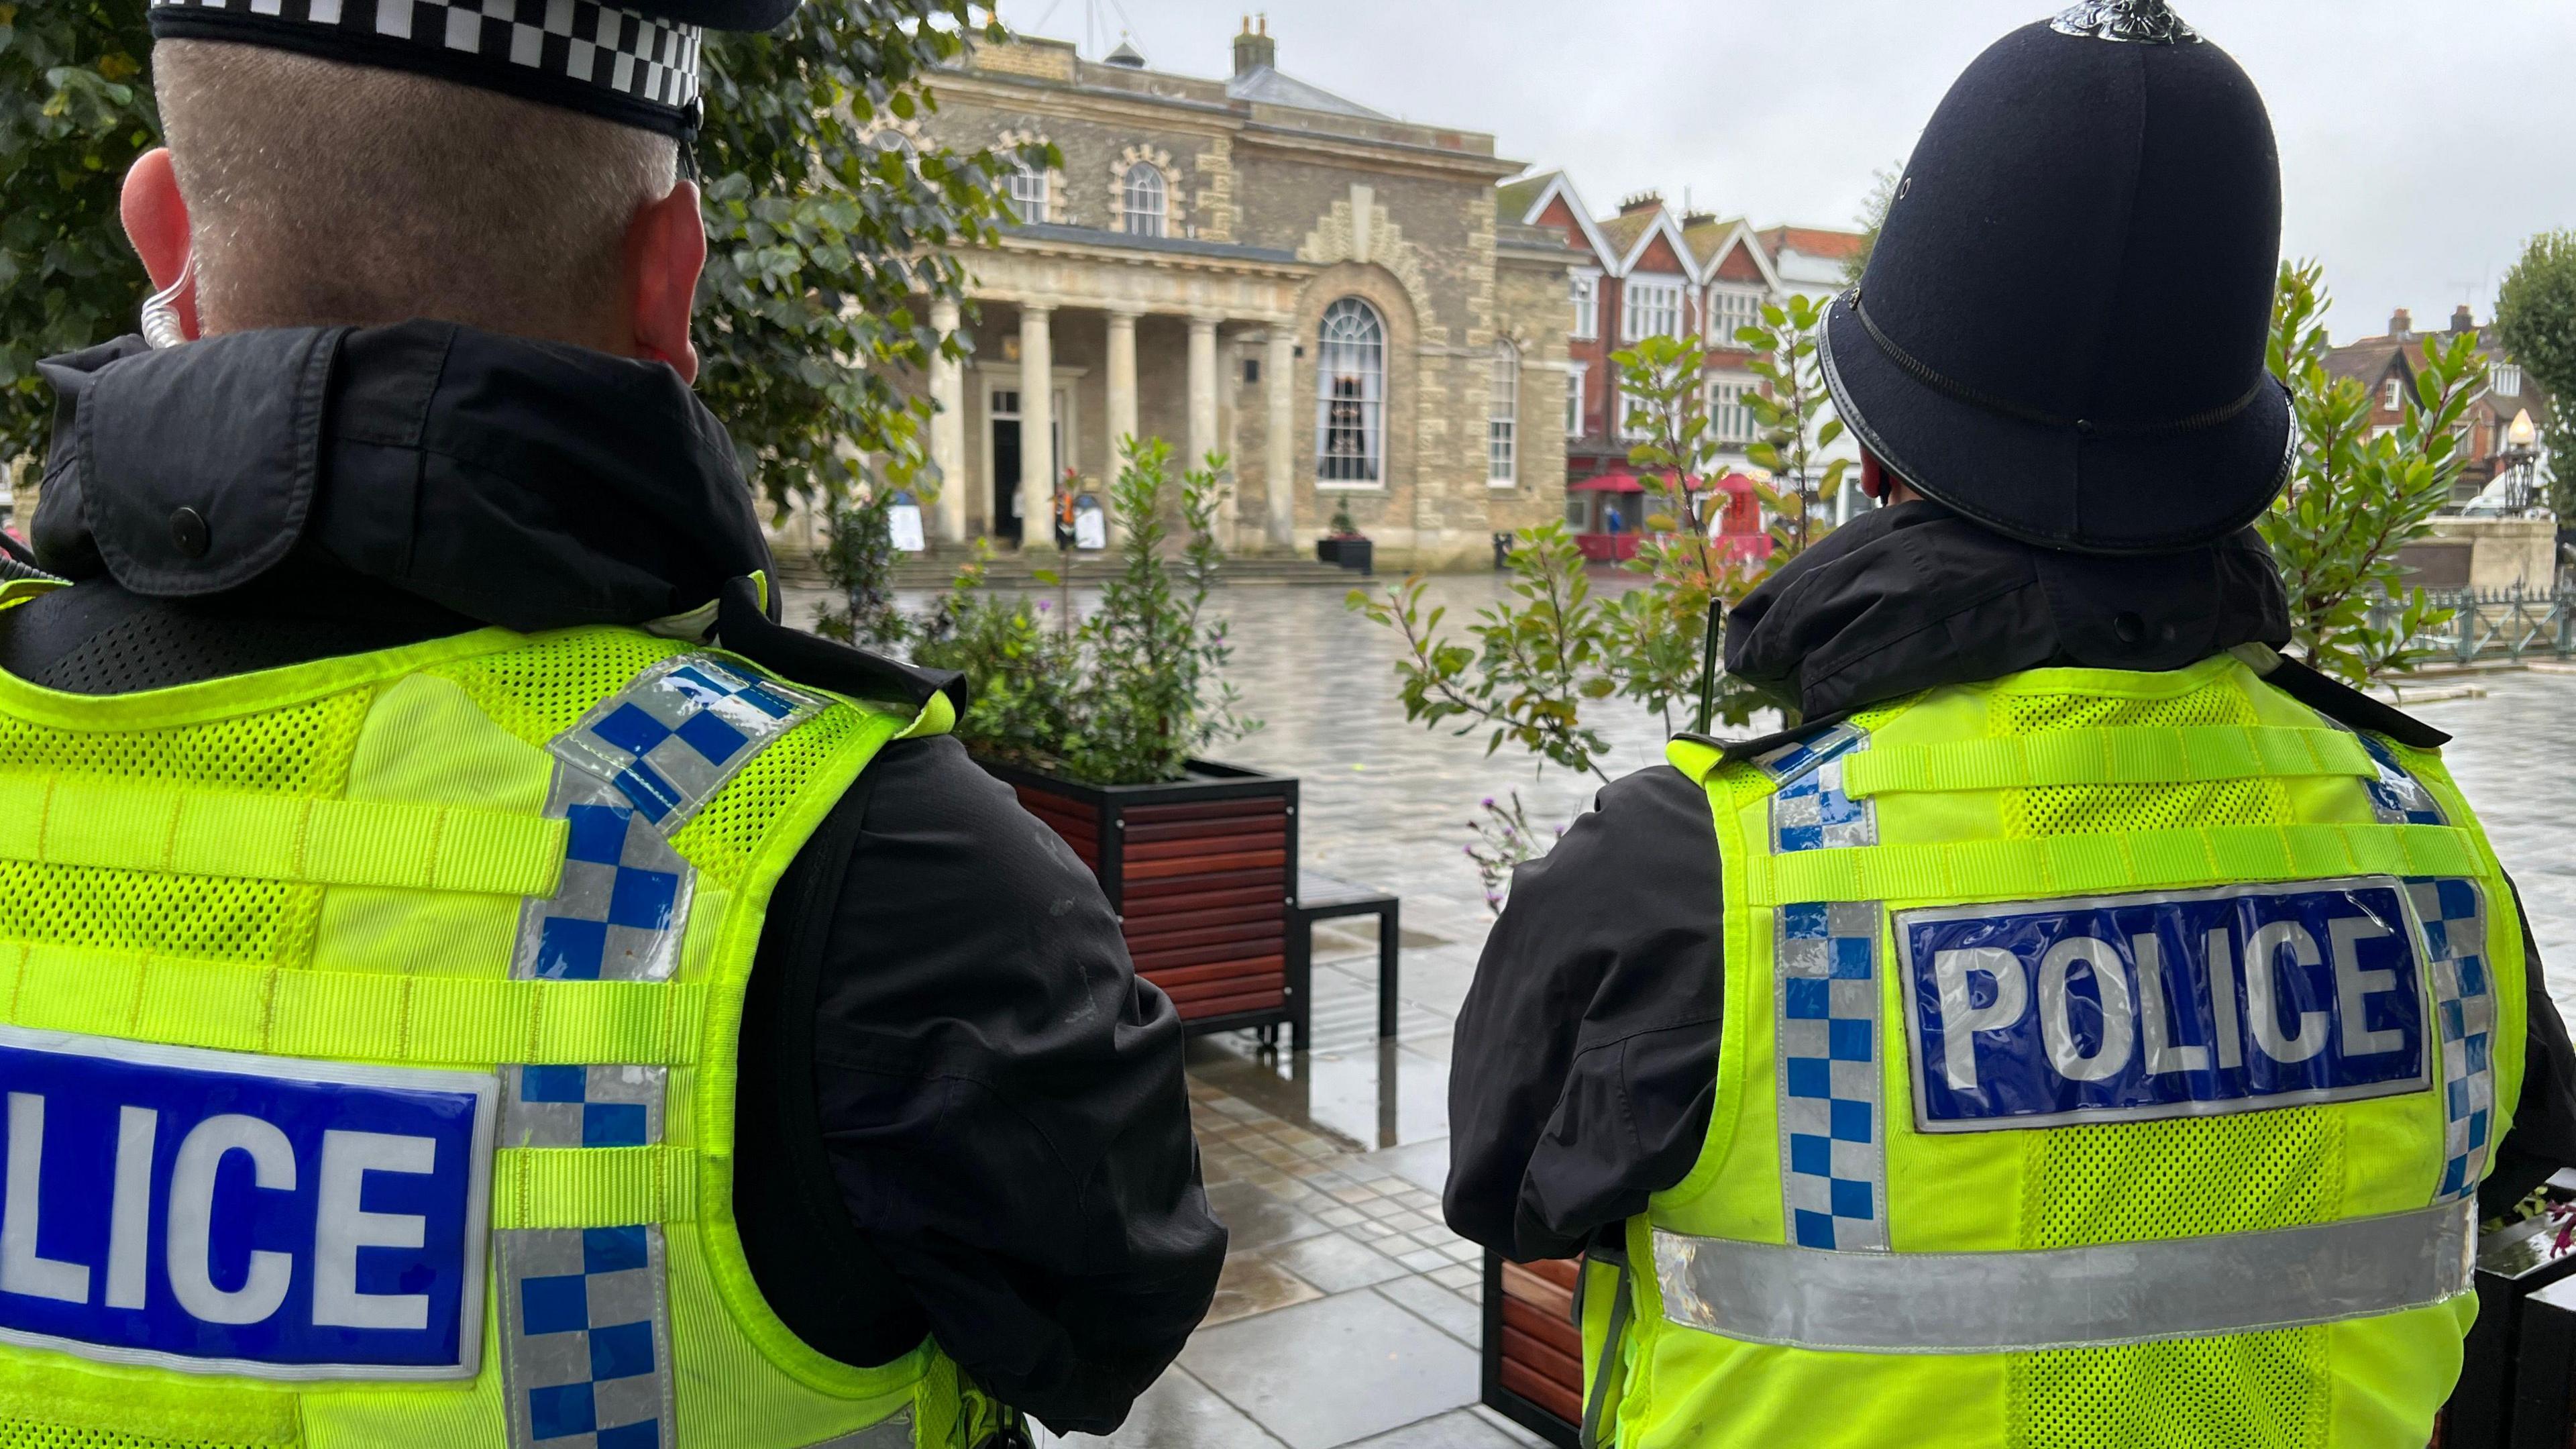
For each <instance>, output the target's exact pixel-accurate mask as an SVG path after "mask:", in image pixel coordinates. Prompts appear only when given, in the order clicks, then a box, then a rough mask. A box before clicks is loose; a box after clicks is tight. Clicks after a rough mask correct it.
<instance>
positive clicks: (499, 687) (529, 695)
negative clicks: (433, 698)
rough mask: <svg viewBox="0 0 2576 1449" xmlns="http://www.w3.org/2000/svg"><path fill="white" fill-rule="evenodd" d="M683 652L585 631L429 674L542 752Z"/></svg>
mask: <svg viewBox="0 0 2576 1449" xmlns="http://www.w3.org/2000/svg"><path fill="white" fill-rule="evenodd" d="M680 652H681V649H680V646H679V645H677V644H674V643H671V642H670V641H668V640H665V639H656V638H654V637H652V636H651V635H649V634H629V633H616V634H611V633H607V632H605V631H593V630H587V629H585V630H581V631H579V632H576V633H572V634H566V635H559V636H556V637H553V638H537V639H530V640H528V641H527V642H526V643H525V644H523V645H521V646H520V647H518V648H515V649H511V650H508V651H505V652H503V653H500V654H487V655H484V656H481V657H479V658H475V659H467V660H463V661H460V662H458V663H455V664H449V665H444V666H441V667H439V668H436V669H432V670H429V671H427V672H428V673H430V674H433V675H436V676H438V677H440V678H443V679H449V680H453V681H455V683H456V685H457V687H458V688H460V689H462V690H464V691H465V692H466V694H467V695H468V696H470V697H471V698H472V699H473V701H474V703H475V704H476V705H478V706H480V707H481V708H482V710H483V712H484V713H485V714H488V715H490V716H491V717H492V719H493V722H494V723H496V724H498V725H500V726H501V727H502V728H503V729H506V730H508V731H510V733H512V734H514V735H517V736H518V737H519V738H521V739H523V740H526V741H527V742H528V743H530V744H532V745H543V744H545V743H546V742H547V741H548V740H551V739H553V738H554V737H555V736H556V735H559V734H561V733H563V732H564V731H565V730H568V729H570V728H572V726H573V723H574V721H576V720H579V719H580V718H581V717H582V716H583V715H584V714H586V713H588V712H589V710H590V707H591V706H592V705H594V704H597V703H598V702H599V701H600V700H602V699H604V698H606V697H607V696H609V695H612V694H615V693H616V692H617V691H618V690H619V689H621V688H623V687H625V684H626V682H627V681H628V680H630V679H633V678H634V677H635V676H636V675H638V674H641V673H643V672H644V670H645V669H646V668H648V667H650V666H651V665H652V664H654V663H655V662H656V661H659V660H663V659H668V658H670V657H671V656H672V655H674V654H677V653H680Z"/></svg>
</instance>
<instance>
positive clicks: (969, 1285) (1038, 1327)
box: [0, 323, 1226, 1432]
mask: <svg viewBox="0 0 2576 1449" xmlns="http://www.w3.org/2000/svg"><path fill="white" fill-rule="evenodd" d="M46 366H47V371H48V373H49V374H50V376H51V377H52V380H53V381H54V382H55V384H56V387H57V390H58V392H59V393H60V395H61V397H62V405H61V409H60V412H59V414H58V420H57V421H58V427H57V435H56V439H55V445H54V448H53V450H52V454H51V456H50V458H49V460H48V465H47V471H46V479H45V485H44V493H43V502H42V504H41V505H40V510H41V511H40V514H39V516H38V518H37V521H36V528H35V534H36V539H37V544H38V547H39V550H40V552H41V560H40V561H41V562H42V563H43V564H44V565H45V566H47V567H49V568H52V569H54V570H56V571H58V572H63V573H67V574H69V575H71V576H72V577H74V578H75V579H76V580H78V582H77V583H76V584H75V585H74V587H72V588H69V589H64V590H59V591H57V592H54V593H51V594H47V595H44V596H42V597H40V598H38V599H35V600H34V601H32V602H30V603H27V604H25V605H22V606H20V607H18V608H14V609H10V610H7V611H5V612H0V670H6V671H7V672H8V673H11V674H14V675H17V676H19V677H21V678H23V679H27V680H29V681H31V682H34V683H37V684H40V685H45V686H48V687H51V688H55V689H62V690H69V691H73V692H79V693H88V694H112V693H125V692H130V691H135V690H144V689H153V688H160V687H164V686H169V685H174V684H181V683H186V682H190V681H194V680H201V679H209V678H214V677H218V676H221V675H226V674H234V673H242V672H247V671H250V670H256V669H267V668H275V667H279V666H282V665H287V664H292V663H298V662H302V661H305V660H310V659H317V658H324V657H329V656H334V655H343V654H350V653H356V652H361V651H365V650H373V649H380V648H386V647H390V646H393V645H397V644H403V643H411V642H416V641H419V640H423V639H429V638H435V637H439V636H442V635H447V634H453V633H457V632H460V631H463V630H466V629H471V628H474V627H477V626H478V625H481V624H484V623H497V624H502V625H506V626H508V627H511V628H515V629H523V630H536V629H547V628H560V627H565V626H569V625H574V624H584V623H628V624H633V623H642V622H645V621H648V620H655V619H662V618H664V617H666V616H671V615H677V614H682V613H685V612H687V611H690V610H692V609H695V608H697V607H699V606H702V605H705V604H707V603H709V602H710V601H713V600H716V599H718V598H719V597H721V598H722V599H723V601H724V603H723V607H722V608H721V610H720V611H717V614H716V615H715V616H714V618H713V622H714V623H715V625H716V631H717V633H718V635H719V637H720V641H721V642H722V643H723V644H724V645H725V647H728V648H731V649H734V650H736V651H738V652H741V653H743V654H746V655H748V656H750V657H751V658H753V659H755V660H757V661H759V662H761V663H763V664H765V665H768V666H769V667H771V668H773V669H776V670H778V671H779V672H780V673H781V674H783V675H786V676H787V677H789V678H792V679H801V680H804V681H805V682H808V683H812V684H816V685H820V686H823V687H826V688H831V689H836V690H840V691H843V692H847V693H853V694H859V695H866V696H873V697H881V698H888V699H890V700H892V701H893V702H894V703H896V704H897V705H898V706H901V705H918V704H920V703H923V702H925V701H926V700H927V698H928V696H929V692H930V691H932V690H934V689H938V688H941V687H943V686H945V685H946V684H947V683H948V681H946V680H943V679H940V678H937V677H934V676H929V675H925V674H922V673H920V672H918V671H914V670H911V669H908V668H906V667H903V666H900V665H896V664H892V663H889V662H887V661H883V660H878V659H874V658H871V657H869V656H864V655H860V654H857V653H854V652H852V651H849V650H844V649H840V648H838V647H837V646H832V645H827V644H825V643H824V642H823V641H821V640H818V639H815V638H813V637H812V636H810V635H803V634H798V633H795V632H793V631H790V630H787V629H784V628H781V627H779V625H778V624H777V623H776V622H775V621H774V619H772V618H771V617H769V615H768V614H767V613H765V612H764V611H763V610H762V608H761V607H760V605H759V601H758V598H757V596H756V594H755V593H754V592H753V590H752V589H751V588H750V587H749V586H748V585H747V584H744V583H740V582H736V581H738V580H741V579H743V578H744V576H746V575H748V574H750V573H751V572H752V571H754V570H757V569H764V568H767V567H768V566H769V562H768V556H767V550H766V548H765V547H764V546H763V544H762V542H761V536H760V532H759V528H758V526H757V522H756V520H755V519H754V517H753V514H752V511H751V500H750V495H749V492H748V490H747V489H746V488H745V487H744V485H743V482H742V479H741V476H740V474H739V473H738V472H737V471H736V470H735V466H734V462H733V452H732V449H731V446H730V444H729V443H728V442H727V440H726V438H725V436H724V433H723V430H722V429H721V428H719V427H718V426H717V425H716V423H715V421H714V419H713V418H711V417H709V416H708V415H707V413H706V411H705V409H704V408H702V407H700V406H699V405H698V404H697V402H696V400H695V399H694V398H693V397H691V396H690V395H689V393H688V391H687V389H686V388H684V387H682V386H681V385H680V382H679V380H678V378H677V377H676V375H674V374H673V373H672V372H671V371H670V370H669V369H668V368H666V367H662V366H660V365H658V364H651V365H648V364H640V363H631V362H624V361H620V360H618V359H615V358H610V357H607V356H604V355H601V354H597V353H590V352H585V351H583V350H581V349H577V348H570V347H557V346H548V345H543V344H537V343H531V342H525V341H520V340H516V339H510V338H504V337H498V336H494V335H491V334H487V333H479V332H474V331H471V330H468V329H462V328H457V327H452V326H446V325H439V324H427V323H412V324H406V325H404V326H399V327H390V328H381V329H372V330H368V331H358V332H351V331H348V330H347V329H328V330H314V331H281V332H264V333H250V334H243V335H240V336H234V337H224V338H217V339H213V340H210V341H206V342H200V343H195V344H192V345H190V346H187V347H182V348H177V349H173V350H171V351H169V352H163V353H148V354H147V353H144V352H143V350H142V348H141V346H140V344H139V343H137V342H135V341H133V340H131V339H129V340H127V341H125V342H120V343H115V344H110V345H108V346H106V347H102V348H96V349H92V350H91V351H89V352H87V353H82V354H77V355H75V356H72V357H68V358H63V359H58V360H56V361H55V362H53V363H49V364H47V365H46ZM183 510H184V511H186V513H187V514H188V515H190V516H189V517H185V518H183V517H182V516H181V514H182V511H183ZM772 607H773V608H774V604H773V606H772ZM705 622H708V619H707V617H706V616H693V618H692V620H691V623H692V625H703V624H704V623H705ZM1181 1046H1182V1040H1181V1032H1180V1023H1179V1020H1178V1018H1177V1016H1176V1015H1175V1014H1174V1012H1173V1009H1172V1006H1171V1003H1170V1002H1169V1001H1168V1000H1167V999H1165V997H1164V996H1163V994H1162V993H1161V992H1160V991H1158V990H1156V989H1155V988H1154V987H1153V986H1152V985H1150V984H1148V983H1145V982H1142V981H1140V980H1138V979H1137V978H1136V976H1135V974H1134V972H1133V970H1132V969H1131V967H1130V965H1129V963H1128V960H1127V954H1126V950H1125V946H1124V944H1123V942H1122V940H1121V937H1120V934H1119V928H1118V921H1117V918H1116V916H1115V915H1114V914H1112V913H1111V911H1110V910H1109V907H1108V903H1107V901H1106V900H1105V899H1104V898H1103V897H1102V895H1101V893H1100V890H1099V887H1098V884H1097V883H1096V882H1095V881H1094V880H1093V878H1092V877H1091V875H1090V873H1089V871H1088V870H1086V869H1085V868H1084V867H1083V865H1082V864H1081V862H1080V861H1079V860H1077V859H1076V858H1075V857H1074V856H1073V854H1072V852H1071V851H1070V850H1068V849H1066V848H1065V847H1064V846H1063V845H1062V844H1061V843H1059V842H1057V841H1056V840H1055V838H1054V837H1053V836H1052V835H1051V834H1049V833H1048V832H1047V831H1046V830H1045V828H1044V827H1042V826H1040V825H1039V824H1038V823H1037V822H1036V821H1035V820H1034V819H1033V818H1031V817H1030V816H1029V815H1028V814H1027V813H1026V812H1024V811H1023V810H1021V809H1020V807H1019V805H1018V802H1017V801H1016V799H1015V798H1014V797H1013V795H1012V792H1011V791H1010V790H1009V789H1008V788H1007V787H1005V786H1003V785H1001V784H1000V783H999V782H997V781H995V780H994V779H992V778H991V777H990V776H988V775H986V774H985V773H984V772H983V771H982V770H980V769H978V768H977V767H976V766H975V765H974V763H973V762H972V761H971V760H969V759H968V758H967V756H966V753H965V751H964V750H963V749H962V748H960V747H959V746H958V745H957V744H956V742H955V741H953V740H945V739H934V740H924V741H916V742H908V743H898V744H894V745H891V746H889V747H887V748H886V750H885V751H884V752H883V753H882V754H881V755H880V756H879V757H878V759H877V761H876V763H875V764H874V765H872V766H871V767H870V769H869V770H868V771H867V773H866V774H865V775H864V776H863V777H862V778H861V781H860V783H859V785H858V786H857V787H856V788H854V789H853V790H852V792H851V793H850V794H849V795H848V796H846V797H845V798H844V799H843V800H842V801H841V803H840V804H839V806H838V807H837V808H835V809H834V811H833V812H832V813H831V815H830V816H829V817H828V819H827V820H826V822H825V824H824V825H823V827H822V828H821V829H820V831H818V833H817V834H816V836H815V837H814V839H813V840H812V841H811V842H810V843H809V844H808V845H807V846H806V848H805V849H804V851H803V852H802V853H801V854H800V855H799V856H798V858H797V860H796V862H795V864H794V865H793V867H792V868H791V869H790V870H789V872H788V874H787V876H786V877H785V879H784V880H782V882H781V883H780V886H779V893H778V896H777V901H776V904H775V905H774V906H773V908H772V910H771V913H770V917H769V921H768V925H767V927H766V930H765V933H764V934H763V936H762V939H761V943H760V954H759V958H758V964H757V966H756V968H755V970H754V973H753V977H752V984H751V997H750V1000H749V1002H748V1003H747V1006H746V1012H745V1020H744V1024H743V1038H742V1048H741V1062H742V1075H741V1084H740V1100H739V1104H738V1107H737V1113H736V1130H737V1134H738V1138H739V1146H738V1158H737V1165H738V1174H739V1175H738V1182H737V1186H736V1191H735V1203H734V1206H735V1211H736V1214H737V1216H738V1218H739V1220H740V1223H741V1226H742V1230H743V1235H744V1240H745V1248H746V1250H747V1252H748V1255H749V1257H750V1261H751V1265H752V1269H753V1273H754V1276H755V1277H756V1279H757V1280H758V1282H759V1284H760V1287H761V1290H762V1292H763V1294H764V1295H765V1296H766V1297H767V1298H768V1299H769V1301H770V1303H771V1304H772V1305H773V1306H774V1307H775V1308H776V1309H777V1310H778V1311H779V1313H780V1315H781V1316H782V1317H783V1318H784V1319H785V1320H786V1321H787V1323H788V1324H789V1326H791V1327H793V1328H794V1329H795V1330H796V1331H797V1333H798V1334H799V1336H800V1337H802V1338H803V1339H805V1341H806V1342H808V1343H809V1344H811V1345H812V1346H814V1347H815V1348H816V1349H818V1350H820V1351H822V1352H824V1353H826V1354H829V1355H831V1356H833V1357H836V1358H839V1359H842V1360H843V1361H846V1362H850V1363H855V1364H874V1363H882V1362H885V1361H887V1360H890V1359H893V1358H896V1357H899V1356H900V1355H902V1354H903V1353H905V1352H907V1351H909V1350H910V1349H911V1348H912V1347H913V1346H914V1345H916V1344H918V1343H919V1342H920V1341H921V1340H922V1338H923V1336H924V1335H925V1334H929V1335H933V1336H936V1337H937V1339H938V1340H939V1343H940V1345H941V1347H942V1348H944V1349H945V1350H946V1351H947V1352H948V1353H949V1354H950V1356H952V1357H953V1358H955V1359H956V1360H957V1361H958V1362H959V1363H960V1364H961V1365H962V1366H963V1367H964V1368H965V1370H966V1371H967V1373H969V1374H970V1375H972V1376H973V1377H974V1378H975V1380H976V1381H977V1382H979V1383H980V1384H982V1385H983V1386H984V1387H985V1388H987V1389H989V1390H990V1391H992V1392H993V1393H994V1394H995V1395H996V1396H998V1397H999V1398H1001V1399H1002V1400H1004V1401H1005V1402H1007V1403H1010V1404H1013V1405H1015V1406H1017V1407H1019V1408H1021V1409H1023V1410H1026V1411H1027V1412H1029V1413H1031V1414H1033V1415H1035V1416H1037V1417H1039V1418H1040V1419H1042V1420H1044V1421H1045V1422H1047V1423H1048V1424H1050V1425H1052V1426H1054V1427H1056V1428H1058V1429H1062V1430H1067V1431H1074V1430H1083V1431H1092V1432H1106V1431H1107V1430H1109V1429H1111V1428H1114V1427H1115V1426H1116V1425H1117V1424H1118V1423H1119V1422H1120V1421H1121V1420H1122V1419H1124V1418H1125V1416H1126V1413H1127V1410H1128V1406H1129V1404H1130V1403H1131V1402H1132V1401H1133V1399H1134V1398H1135V1396H1136V1395H1137V1394H1138V1393H1140V1392H1141V1391H1142V1390H1143V1389H1144V1388H1145V1386H1146V1385H1148V1384H1150V1383H1152V1382H1153V1380H1154V1379H1155V1378H1156V1377H1158V1376H1159V1375H1160V1374H1161V1373H1162V1371H1163V1369H1164V1368H1165V1367H1166V1366H1167V1365H1168V1364H1169V1363H1170V1362H1171V1360H1172V1358H1173V1357H1174V1356H1175V1355H1176V1354H1177V1353H1178V1352H1179V1351H1180V1347H1181V1345H1182V1343H1183V1342H1184V1341H1185V1340H1186V1339H1187V1337H1188V1335H1189V1333H1190V1330H1191V1329H1192V1328H1194V1327H1195V1326H1196V1325H1197V1323H1198V1321H1199V1319H1200V1318H1201V1317H1202V1316H1203V1315H1204V1314H1205V1312H1206V1310H1207V1306H1208V1303H1209V1301H1210V1298H1211V1296H1212V1294H1213V1292H1214V1288H1215V1282H1216V1276H1217V1272H1218V1269H1219V1268H1220V1266H1221V1265H1222V1262H1223V1259H1224V1254H1225V1241H1226V1238H1225V1230H1224V1228H1223V1227H1222V1226H1220V1225H1219V1224H1218V1223H1217V1222H1216V1220H1215V1218H1214V1217H1213V1216H1212V1215H1211V1214H1210V1212H1209V1210H1208V1205H1207V1200H1206V1196H1205V1194H1204V1193H1203V1191H1202V1190H1201V1187H1200V1183H1199V1173H1198V1161H1197V1150H1196V1147H1195V1144H1194V1142H1193V1139H1192V1137H1191V1133H1190V1125H1189V1109H1188V1101H1187V1097H1186V1094H1185V1091H1184V1087H1183V1082H1182V1077H1181Z"/></svg>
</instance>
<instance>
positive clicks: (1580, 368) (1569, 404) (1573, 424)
mask: <svg viewBox="0 0 2576 1449" xmlns="http://www.w3.org/2000/svg"><path fill="white" fill-rule="evenodd" d="M1591 381H1592V364H1591V363H1588V362H1569V363H1567V364H1566V365H1565V435H1566V436H1567V437H1569V438H1579V437H1582V436H1583V389H1584V387H1585V385H1586V384H1588V383H1590V382H1591Z"/></svg>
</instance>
